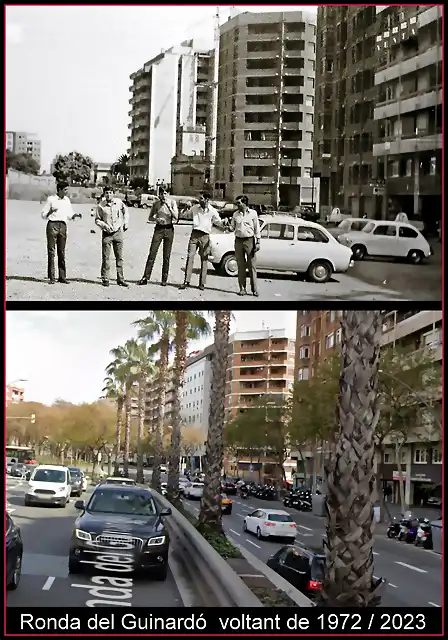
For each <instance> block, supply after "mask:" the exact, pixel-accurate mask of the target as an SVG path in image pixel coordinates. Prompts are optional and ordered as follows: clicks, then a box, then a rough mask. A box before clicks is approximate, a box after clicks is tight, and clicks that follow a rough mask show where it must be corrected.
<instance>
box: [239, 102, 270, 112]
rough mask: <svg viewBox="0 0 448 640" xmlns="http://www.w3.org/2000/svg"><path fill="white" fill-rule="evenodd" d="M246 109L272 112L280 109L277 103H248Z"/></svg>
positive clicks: (247, 110)
mask: <svg viewBox="0 0 448 640" xmlns="http://www.w3.org/2000/svg"><path fill="white" fill-rule="evenodd" d="M244 111H246V112H247V113H272V112H273V111H278V107H277V106H276V105H275V104H246V105H245V106H244Z"/></svg>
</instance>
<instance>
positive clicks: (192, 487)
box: [184, 482, 204, 500]
mask: <svg viewBox="0 0 448 640" xmlns="http://www.w3.org/2000/svg"><path fill="white" fill-rule="evenodd" d="M203 493H204V484H203V483H202V482H191V483H190V484H187V485H185V489H184V495H185V497H186V498H190V499H195V500H200V499H201V498H202V494H203Z"/></svg>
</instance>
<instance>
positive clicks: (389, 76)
mask: <svg viewBox="0 0 448 640" xmlns="http://www.w3.org/2000/svg"><path fill="white" fill-rule="evenodd" d="M441 60H442V47H441V46H435V47H431V48H430V49H427V50H426V51H424V52H423V53H419V54H417V55H414V56H412V57H411V58H407V59H403V60H400V61H399V62H396V63H395V64H393V65H391V66H388V67H386V68H385V69H382V70H381V71H378V73H375V85H379V84H383V83H385V82H390V81H391V80H395V79H396V78H399V77H400V76H405V75H408V74H409V73H414V72H415V71H418V70H419V69H424V68H425V67H429V66H430V65H432V64H437V63H438V62H441Z"/></svg>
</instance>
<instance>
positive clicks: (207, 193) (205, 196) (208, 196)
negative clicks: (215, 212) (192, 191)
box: [201, 191, 212, 200]
mask: <svg viewBox="0 0 448 640" xmlns="http://www.w3.org/2000/svg"><path fill="white" fill-rule="evenodd" d="M201 196H202V198H204V200H210V198H211V197H212V194H211V193H209V192H208V191H201Z"/></svg>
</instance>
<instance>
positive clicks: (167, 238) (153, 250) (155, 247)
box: [143, 224, 174, 282]
mask: <svg viewBox="0 0 448 640" xmlns="http://www.w3.org/2000/svg"><path fill="white" fill-rule="evenodd" d="M173 241H174V227H173V226H172V225H170V226H167V227H163V226H162V225H159V224H156V226H155V228H154V234H153V236H152V240H151V246H150V247H149V255H148V259H147V261H146V266H145V271H144V273H143V277H144V278H146V279H147V280H149V279H150V277H151V274H152V270H153V267H154V262H155V261H156V258H157V253H158V251H159V247H160V245H161V243H162V242H163V259H162V282H166V281H167V280H168V273H169V271H170V258H171V249H172V248H173Z"/></svg>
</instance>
